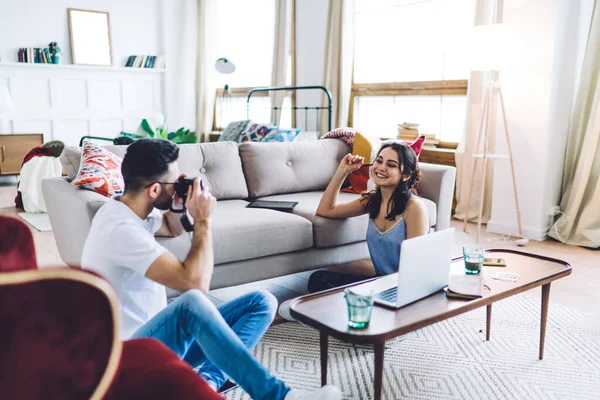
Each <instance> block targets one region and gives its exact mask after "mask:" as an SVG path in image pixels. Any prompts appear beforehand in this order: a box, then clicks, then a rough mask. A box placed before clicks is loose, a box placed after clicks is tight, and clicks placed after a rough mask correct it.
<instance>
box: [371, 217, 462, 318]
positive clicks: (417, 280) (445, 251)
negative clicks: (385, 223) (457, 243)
mask: <svg viewBox="0 0 600 400" xmlns="http://www.w3.org/2000/svg"><path fill="white" fill-rule="evenodd" d="M453 244H454V228H449V229H444V230H443V231H439V232H434V233H430V234H429V235H424V236H418V237H416V238H412V239H406V240H405V241H403V242H402V247H401V251H400V268H398V284H397V285H396V286H394V287H392V288H390V289H387V290H385V291H383V292H380V293H377V294H375V295H374V301H375V303H376V304H380V305H383V306H386V307H391V308H400V307H403V306H405V305H407V304H410V303H414V302H415V301H417V300H420V299H422V298H424V297H427V296H429V295H431V294H433V293H435V292H438V291H440V290H442V289H443V288H445V287H446V286H448V277H449V275H450V264H451V262H452V246H453Z"/></svg>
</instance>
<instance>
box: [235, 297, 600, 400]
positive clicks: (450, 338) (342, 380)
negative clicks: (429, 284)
mask: <svg viewBox="0 0 600 400" xmlns="http://www.w3.org/2000/svg"><path fill="white" fill-rule="evenodd" d="M550 299H551V300H550V303H551V304H550V310H549V315H548V326H547V329H546V346H545V354H544V359H543V360H542V361H540V360H538V346H539V329H540V319H539V318H540V300H539V299H534V298H530V297H526V296H523V295H517V296H514V297H511V298H509V299H506V300H503V301H500V302H498V303H495V304H494V306H493V311H492V329H491V338H490V341H489V342H486V341H485V307H483V308H480V309H478V310H475V311H472V312H470V313H467V314H464V315H461V316H458V317H455V318H452V319H450V320H446V321H444V322H440V323H438V324H435V325H432V326H429V327H427V328H424V329H421V330H418V331H416V332H413V333H410V334H408V335H405V336H402V337H400V338H398V339H396V340H391V341H389V342H388V343H387V346H386V352H385V367H384V377H383V398H384V399H598V398H599V396H600V314H588V313H583V312H579V311H577V310H574V309H570V308H566V307H562V306H553V305H552V294H550ZM599 308H600V307H599ZM599 311H600V309H599ZM255 355H256V357H257V358H258V359H259V360H260V362H261V363H262V364H263V365H265V366H266V367H267V368H268V369H269V370H270V371H271V372H272V373H274V374H275V375H276V376H277V377H279V378H281V379H283V380H284V381H285V382H286V383H287V384H288V385H289V386H291V387H294V388H298V389H305V390H311V389H315V388H317V387H319V386H320V361H319V335H318V332H317V331H316V330H314V329H312V328H309V327H306V326H303V325H301V324H298V323H285V324H282V325H278V326H275V327H273V328H271V329H269V331H268V332H267V333H266V335H265V337H264V338H263V340H262V341H261V342H260V343H259V344H258V346H257V347H256V349H255ZM329 383H333V384H335V385H337V386H338V387H339V388H341V389H342V391H343V392H344V398H345V399H372V398H373V350H372V347H371V346H362V345H360V346H353V345H350V344H347V343H343V342H340V341H338V340H334V339H330V341H329ZM226 398H227V399H231V400H232V399H247V398H249V397H248V396H247V395H246V394H245V393H244V392H243V391H242V390H241V389H236V390H234V391H231V392H229V393H227V394H226Z"/></svg>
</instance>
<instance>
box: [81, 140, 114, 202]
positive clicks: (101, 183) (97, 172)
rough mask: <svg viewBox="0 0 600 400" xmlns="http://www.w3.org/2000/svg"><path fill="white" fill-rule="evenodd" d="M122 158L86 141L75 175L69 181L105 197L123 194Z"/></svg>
mask: <svg viewBox="0 0 600 400" xmlns="http://www.w3.org/2000/svg"><path fill="white" fill-rule="evenodd" d="M122 162H123V159H122V158H121V157H119V156H117V155H116V154H114V153H112V152H110V151H108V150H106V149H104V148H102V147H100V146H98V145H97V144H95V143H92V142H90V141H86V142H84V144H83V157H81V165H80V167H79V172H78V173H77V177H76V178H75V179H74V180H73V181H72V182H71V184H73V185H75V186H83V187H84V188H86V189H90V190H94V191H96V192H98V193H99V194H101V195H102V196H106V197H113V196H116V195H121V194H123V189H124V188H125V183H124V182H123V175H121V164H122Z"/></svg>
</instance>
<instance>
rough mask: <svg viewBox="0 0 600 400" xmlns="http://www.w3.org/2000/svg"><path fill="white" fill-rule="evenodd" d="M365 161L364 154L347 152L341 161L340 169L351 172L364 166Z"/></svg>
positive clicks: (347, 172)
mask: <svg viewBox="0 0 600 400" xmlns="http://www.w3.org/2000/svg"><path fill="white" fill-rule="evenodd" d="M364 162H365V158H364V157H362V156H355V155H352V154H350V153H348V154H346V155H345V156H344V158H342V161H341V162H340V166H339V169H340V170H342V171H343V172H344V173H346V174H349V173H351V172H354V171H356V170H357V169H359V168H360V167H362V165H363V163H364Z"/></svg>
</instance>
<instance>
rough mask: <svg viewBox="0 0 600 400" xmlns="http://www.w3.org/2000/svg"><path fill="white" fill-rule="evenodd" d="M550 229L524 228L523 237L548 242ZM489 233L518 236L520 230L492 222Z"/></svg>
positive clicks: (514, 226) (488, 225) (488, 226)
mask: <svg viewBox="0 0 600 400" xmlns="http://www.w3.org/2000/svg"><path fill="white" fill-rule="evenodd" d="M549 229H550V227H548V228H546V229H543V230H542V229H541V228H530V227H526V226H524V227H523V236H525V237H526V238H528V239H532V240H538V241H542V240H546V239H547V238H548V235H547V234H546V233H547V232H548V230H549ZM487 231H488V232H491V233H499V234H502V235H512V236H517V235H518V231H519V229H518V228H517V226H516V225H506V224H502V223H497V222H494V221H492V220H490V221H489V222H488V223H487Z"/></svg>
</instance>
